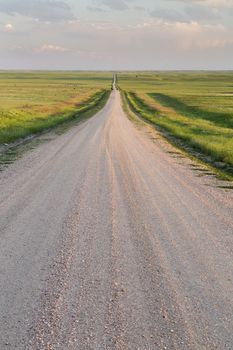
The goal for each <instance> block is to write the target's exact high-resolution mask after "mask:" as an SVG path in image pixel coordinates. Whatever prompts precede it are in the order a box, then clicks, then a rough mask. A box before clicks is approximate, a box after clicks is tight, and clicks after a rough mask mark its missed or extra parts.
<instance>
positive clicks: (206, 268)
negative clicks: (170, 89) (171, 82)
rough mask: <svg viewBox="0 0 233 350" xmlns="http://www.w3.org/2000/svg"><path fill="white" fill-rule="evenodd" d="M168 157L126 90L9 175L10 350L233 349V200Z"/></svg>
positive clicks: (4, 307) (4, 192) (4, 211)
mask: <svg viewBox="0 0 233 350" xmlns="http://www.w3.org/2000/svg"><path fill="white" fill-rule="evenodd" d="M155 138H156V137H155ZM168 149H170V148H169V147H168ZM168 149H167V150H166V145H164V143H163V142H161V141H160V140H159V139H158V140H157V139H155V140H152V139H151V137H149V136H148V134H147V133H146V132H145V130H143V129H140V128H139V127H136V126H135V125H134V124H133V123H132V122H131V121H129V120H128V119H127V117H126V116H125V114H124V112H123V110H122V107H121V101H120V95H119V92H118V91H113V93H112V95H111V97H110V100H109V102H108V103H107V105H106V107H105V108H104V109H103V110H102V111H101V112H100V113H98V114H97V115H96V116H95V117H93V118H92V119H89V120H88V121H86V122H84V123H82V124H80V125H78V126H76V127H74V128H72V129H70V130H69V131H67V132H66V133H64V134H63V135H61V136H58V137H56V138H54V139H53V140H51V141H50V142H45V143H42V144H40V145H39V146H38V147H37V148H35V149H34V150H31V151H29V152H27V153H26V154H25V155H24V156H23V157H22V158H21V159H18V160H17V161H16V162H15V163H14V164H12V165H10V166H9V167H8V168H7V169H5V170H4V171H3V172H2V173H1V174H0V180H1V181H0V232H1V233H0V238H1V241H0V242H1V244H0V349H1V350H6V349H7V350H8V349H20V350H21V349H22V350H26V349H30V350H52V349H55V350H74V349H77V350H89V349H95V350H104V349H132V350H136V349H137V350H150V349H168V350H171V349H177V350H182V349H184V350H189V349H191V350H201V349H209V350H214V349H219V350H224V349H228V350H232V349H233V195H232V191H226V190H224V189H220V188H217V187H216V180H214V179H212V178H211V176H209V177H208V176H204V177H203V176H199V175H200V174H199V173H198V172H195V171H194V170H192V168H191V167H190V166H188V165H187V164H188V163H190V162H191V161H190V160H187V159H182V158H179V157H174V154H173V153H172V152H170V151H168Z"/></svg>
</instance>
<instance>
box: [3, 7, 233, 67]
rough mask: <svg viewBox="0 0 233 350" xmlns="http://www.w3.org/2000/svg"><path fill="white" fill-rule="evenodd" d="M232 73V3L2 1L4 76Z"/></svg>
mask: <svg viewBox="0 0 233 350" xmlns="http://www.w3.org/2000/svg"><path fill="white" fill-rule="evenodd" d="M3 69H49V70H50V69H53V70H59V69H61V70H175V69H178V70H185V69H191V70H193V69H197V70H200V69H207V70H208V69H209V70H219V69H220V70H224V69H227V70H232V69H233V0H0V70H3Z"/></svg>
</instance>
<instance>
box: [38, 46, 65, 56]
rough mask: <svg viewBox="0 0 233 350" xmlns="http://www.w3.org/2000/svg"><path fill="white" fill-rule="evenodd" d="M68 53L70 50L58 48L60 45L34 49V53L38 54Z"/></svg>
mask: <svg viewBox="0 0 233 350" xmlns="http://www.w3.org/2000/svg"><path fill="white" fill-rule="evenodd" d="M66 51H68V49H66V48H65V47H62V46H58V45H52V44H45V45H42V46H40V47H38V48H36V49H34V52H35V53H37V54H41V53H59V52H66Z"/></svg>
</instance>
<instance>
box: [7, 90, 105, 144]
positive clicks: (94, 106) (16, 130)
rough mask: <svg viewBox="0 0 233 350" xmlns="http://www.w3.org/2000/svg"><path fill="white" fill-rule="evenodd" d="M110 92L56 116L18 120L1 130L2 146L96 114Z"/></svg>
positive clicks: (103, 92)
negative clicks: (84, 116) (88, 113)
mask: <svg viewBox="0 0 233 350" xmlns="http://www.w3.org/2000/svg"><path fill="white" fill-rule="evenodd" d="M109 94H110V90H102V91H99V92H97V93H95V94H94V95H93V96H91V97H90V98H89V99H87V100H85V101H83V102H82V103H79V105H78V106H73V107H70V108H69V109H64V110H63V109H61V111H59V112H57V113H56V114H54V115H46V116H43V117H40V118H31V119H28V118H24V117H22V118H16V120H15V122H13V123H12V122H11V123H9V124H7V123H6V125H5V127H2V128H0V144H4V143H12V142H14V141H16V140H17V139H20V138H24V137H26V136H28V135H32V134H37V133H40V132H42V131H44V130H46V129H50V128H52V127H55V126H57V125H59V124H62V123H64V122H68V121H71V120H73V119H79V118H81V117H82V116H83V115H84V114H85V115H86V114H87V112H89V111H90V112H91V111H92V112H93V114H95V113H96V112H97V111H98V110H100V109H101V108H102V107H103V106H104V105H105V103H106V102H107V100H108V98H109Z"/></svg>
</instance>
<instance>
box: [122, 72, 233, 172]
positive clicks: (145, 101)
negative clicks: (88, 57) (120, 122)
mask: <svg viewBox="0 0 233 350" xmlns="http://www.w3.org/2000/svg"><path fill="white" fill-rule="evenodd" d="M118 83H119V86H120V88H121V89H122V90H123V92H124V94H125V97H126V101H127V102H128V104H129V106H130V108H131V109H132V110H133V111H134V112H136V113H137V114H139V115H140V116H141V117H142V118H144V119H145V120H147V121H149V122H151V123H153V124H155V125H156V126H158V127H160V129H164V130H166V131H167V132H168V133H169V135H171V136H172V137H175V139H177V140H181V141H182V142H183V144H184V145H186V146H187V147H188V148H189V149H190V150H194V151H197V152H199V153H200V155H203V156H205V157H206V160H207V161H208V162H210V163H212V164H214V165H215V166H219V167H222V168H225V169H226V170H227V171H229V172H232V169H233V72H208V73H207V72H170V73H168V72H166V73H163V72H161V73H121V74H119V75H118Z"/></svg>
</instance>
